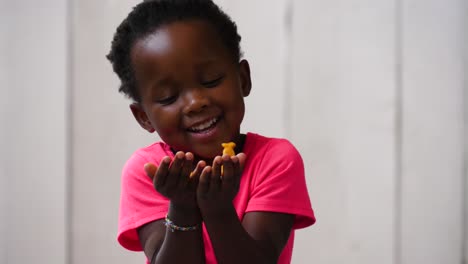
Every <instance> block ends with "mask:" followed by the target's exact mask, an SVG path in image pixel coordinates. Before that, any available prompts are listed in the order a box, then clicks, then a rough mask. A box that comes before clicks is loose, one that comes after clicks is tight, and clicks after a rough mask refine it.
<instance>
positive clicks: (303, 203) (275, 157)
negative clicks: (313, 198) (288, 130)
mask: <svg viewBox="0 0 468 264" xmlns="http://www.w3.org/2000/svg"><path fill="white" fill-rule="evenodd" d="M262 156H263V157H262V160H261V162H260V165H259V167H258V170H257V173H256V174H257V175H256V177H255V181H254V187H253V189H252V193H251V198H250V201H249V203H248V205H247V209H246V212H252V211H270V212H278V213H287V214H293V215H295V216H296V219H295V222H294V225H293V228H294V229H299V228H304V227H307V226H310V225H312V224H314V223H315V216H314V212H313V210H312V205H311V202H310V198H309V193H308V191H307V186H306V180H305V175H304V164H303V161H302V158H301V156H300V154H299V152H298V151H297V150H296V148H295V147H294V146H293V145H292V144H291V143H290V142H289V141H287V140H275V141H271V142H270V143H269V144H268V146H266V147H265V152H264V153H263V155H262Z"/></svg>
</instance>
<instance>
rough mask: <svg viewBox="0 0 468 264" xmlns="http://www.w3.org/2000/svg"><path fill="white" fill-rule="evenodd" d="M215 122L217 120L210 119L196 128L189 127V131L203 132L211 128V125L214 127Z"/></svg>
mask: <svg viewBox="0 0 468 264" xmlns="http://www.w3.org/2000/svg"><path fill="white" fill-rule="evenodd" d="M216 121H217V119H216V118H213V119H211V120H210V121H208V122H206V123H203V124H201V125H198V126H194V127H191V128H190V130H191V131H194V132H200V131H203V130H205V129H207V128H209V127H211V126H212V125H214V124H215V123H216Z"/></svg>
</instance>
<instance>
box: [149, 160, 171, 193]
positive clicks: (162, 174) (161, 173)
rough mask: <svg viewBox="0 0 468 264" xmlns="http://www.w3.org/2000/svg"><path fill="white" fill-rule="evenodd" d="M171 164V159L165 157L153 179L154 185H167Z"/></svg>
mask: <svg viewBox="0 0 468 264" xmlns="http://www.w3.org/2000/svg"><path fill="white" fill-rule="evenodd" d="M170 163H171V158H170V157H167V156H166V157H164V158H163V159H162V160H161V163H159V168H157V170H156V173H155V174H154V178H153V185H154V187H156V186H163V185H164V184H165V183H166V179H167V175H168V170H169V164H170Z"/></svg>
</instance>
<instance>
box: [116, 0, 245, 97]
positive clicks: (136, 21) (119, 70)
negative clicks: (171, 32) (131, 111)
mask: <svg viewBox="0 0 468 264" xmlns="http://www.w3.org/2000/svg"><path fill="white" fill-rule="evenodd" d="M192 19H200V20H203V21H206V22H208V23H210V24H211V25H212V26H213V27H214V28H215V30H216V32H217V33H218V34H219V37H220V39H221V41H222V43H223V44H224V45H225V46H226V48H227V50H228V51H229V52H230V54H231V55H232V58H233V59H234V60H235V61H239V60H240V58H241V56H242V54H241V49H240V41H241V37H240V35H239V34H238V32H237V26H236V24H235V23H234V21H232V20H231V18H230V17H229V16H228V15H227V14H226V13H224V12H223V11H222V10H221V9H220V8H219V7H218V6H217V5H216V4H215V3H213V1H212V0H150V1H143V2H142V3H140V4H138V5H137V6H135V7H134V8H133V10H132V11H131V12H130V13H129V14H128V16H127V17H126V18H125V19H124V20H123V21H122V23H121V24H120V25H119V26H118V27H117V30H116V32H115V34H114V38H113V40H112V45H111V50H110V52H109V54H108V55H107V59H108V60H109V61H110V62H111V64H112V67H113V70H114V72H115V73H116V74H117V75H118V77H119V79H120V82H121V84H120V87H119V92H121V93H123V94H125V95H126V96H127V97H129V98H130V99H132V100H134V101H135V102H140V99H141V98H140V97H139V95H138V90H137V84H136V81H135V77H134V73H133V69H132V63H131V58H130V53H131V50H132V48H133V45H135V43H136V42H137V41H138V40H140V39H142V38H144V37H146V36H148V35H149V34H151V33H153V32H154V31H156V30H157V29H158V28H160V27H161V26H164V25H167V24H170V23H173V22H178V21H187V20H192Z"/></svg>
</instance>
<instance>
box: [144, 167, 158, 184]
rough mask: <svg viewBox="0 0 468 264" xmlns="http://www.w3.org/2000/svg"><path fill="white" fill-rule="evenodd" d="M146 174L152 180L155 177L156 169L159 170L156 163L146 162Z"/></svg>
mask: <svg viewBox="0 0 468 264" xmlns="http://www.w3.org/2000/svg"><path fill="white" fill-rule="evenodd" d="M144 169H145V172H146V175H148V177H150V178H151V179H152V180H153V179H154V175H155V174H156V171H157V170H158V167H156V165H154V164H153V163H146V164H145V166H144Z"/></svg>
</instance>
